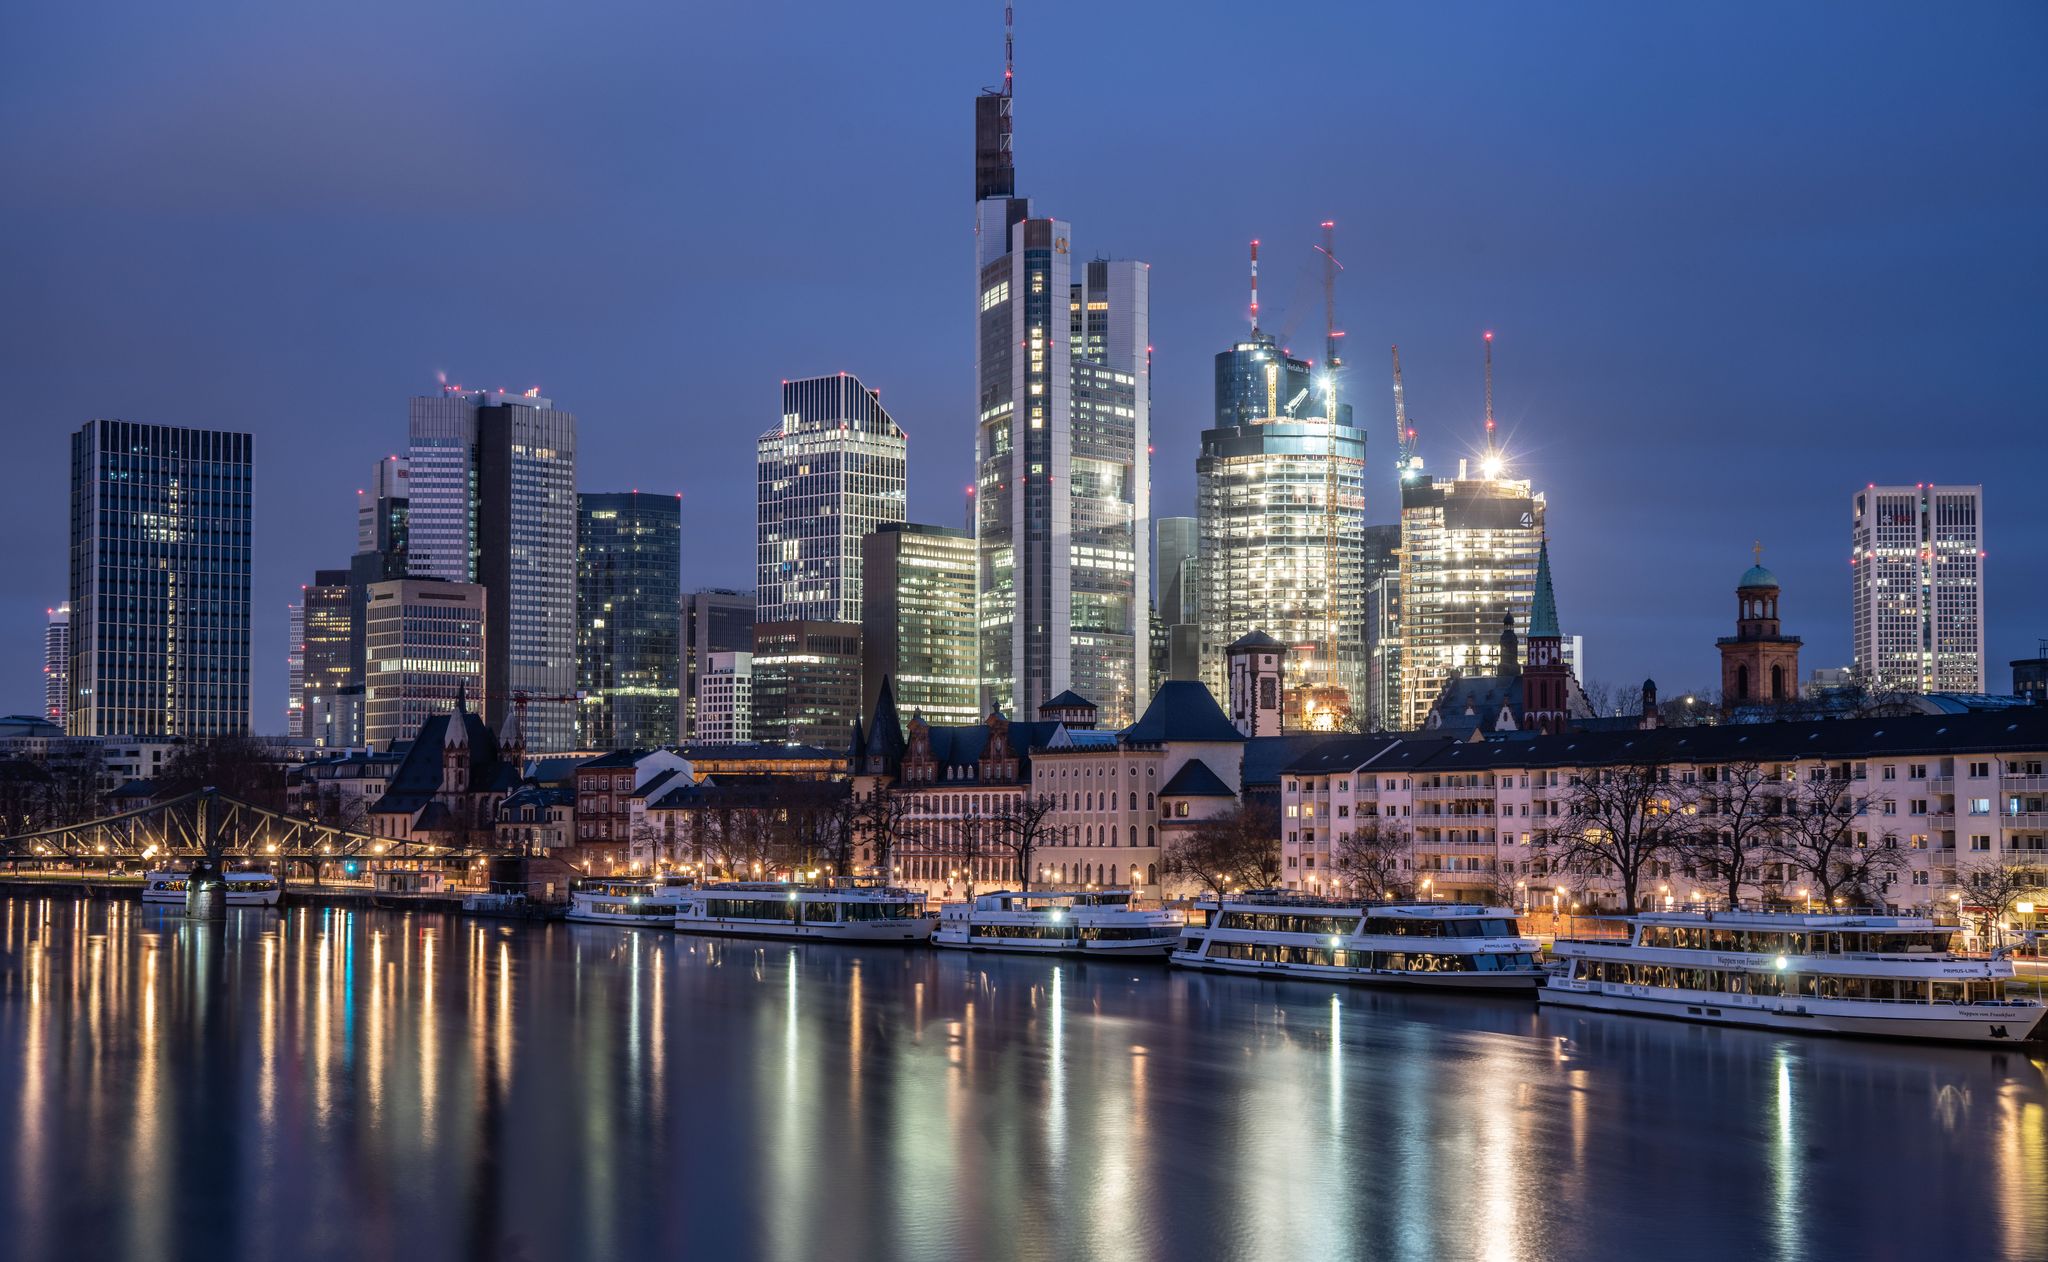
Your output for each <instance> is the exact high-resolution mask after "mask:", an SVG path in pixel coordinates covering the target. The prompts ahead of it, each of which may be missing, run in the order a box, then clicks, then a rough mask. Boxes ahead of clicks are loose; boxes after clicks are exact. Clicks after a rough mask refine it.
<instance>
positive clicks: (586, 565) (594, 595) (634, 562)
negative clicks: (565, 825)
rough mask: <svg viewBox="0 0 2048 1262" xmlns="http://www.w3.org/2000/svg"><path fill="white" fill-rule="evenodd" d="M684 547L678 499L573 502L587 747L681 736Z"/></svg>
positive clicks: (581, 498)
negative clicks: (679, 611) (678, 605)
mask: <svg viewBox="0 0 2048 1262" xmlns="http://www.w3.org/2000/svg"><path fill="white" fill-rule="evenodd" d="M682 539H683V510H682V500H681V498H680V497H678V496H674V495H643V494H641V493H640V492H638V491H627V492H619V493H611V494H584V495H578V496H577V497H576V582H577V598H576V622H577V625H576V676H577V682H576V686H577V690H578V691H579V692H581V693H582V694H583V697H582V703H581V705H580V706H579V707H578V709H577V721H578V724H579V726H580V728H581V734H580V739H579V743H580V744H581V745H582V746H583V748H585V749H644V748H649V747H652V746H655V745H671V744H674V743H675V742H676V741H677V740H678V739H680V737H681V733H680V732H679V730H678V728H677V725H676V719H677V705H678V701H679V698H678V696H677V678H676V676H677V670H678V667H679V665H680V661H681V658H680V654H679V649H678V645H677V628H678V625H679V623H678V619H677V616H676V602H677V601H678V600H679V599H680V598H681V590H680V589H681V587H682V564H683V558H682V547H683V544H682Z"/></svg>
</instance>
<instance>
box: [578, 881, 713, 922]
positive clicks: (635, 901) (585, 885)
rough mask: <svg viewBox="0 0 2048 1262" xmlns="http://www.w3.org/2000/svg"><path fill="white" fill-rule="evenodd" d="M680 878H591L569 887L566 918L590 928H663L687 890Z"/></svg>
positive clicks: (673, 916) (686, 885)
mask: <svg viewBox="0 0 2048 1262" xmlns="http://www.w3.org/2000/svg"><path fill="white" fill-rule="evenodd" d="M689 886H690V882H689V880H688V879H687V878H684V877H679V876H591V877H585V878H583V879H582V880H580V881H578V882H576V883H575V884H574V885H572V886H570V887H569V912H568V916H567V918H568V919H570V920H574V921H579V922H581V923H583V924H590V925H647V926H649V927H651V928H656V929H666V928H668V927H669V926H670V925H671V924H673V923H674V922H675V917H676V908H677V907H678V906H679V905H680V904H681V901H682V897H683V893H684V892H685V891H686V890H687V889H688V888H689Z"/></svg>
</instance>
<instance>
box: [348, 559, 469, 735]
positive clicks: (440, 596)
mask: <svg viewBox="0 0 2048 1262" xmlns="http://www.w3.org/2000/svg"><path fill="white" fill-rule="evenodd" d="M488 603H489V597H488V595H487V594H486V593H485V591H484V589H483V588H482V587H481V586H479V585H477V584H475V583H450V582H446V581H444V580H441V579H428V578H401V579H393V580H391V581H390V582H385V583H372V584H371V585H370V590H369V602H368V606H367V613H366V615H365V628H364V637H363V638H364V642H365V645H366V651H367V653H368V667H367V675H366V678H367V680H368V684H367V688H366V691H365V695H364V715H363V740H364V741H365V742H367V743H369V744H374V745H384V744H387V743H389V742H391V741H394V740H403V741H409V740H411V739H412V738H413V737H414V736H415V735H417V734H418V732H419V730H420V725H421V724H423V723H425V722H426V721H427V719H428V718H430V717H432V716H433V715H437V714H446V713H448V712H449V711H450V710H451V709H453V708H454V706H455V701H456V699H457V698H458V697H462V698H468V697H474V696H476V695H477V694H478V693H488V691H489V690H490V689H491V688H492V687H493V686H494V685H492V684H491V682H490V677H489V675H488V673H487V671H486V669H485V664H484V611H485V607H486V605H487V604H488Z"/></svg>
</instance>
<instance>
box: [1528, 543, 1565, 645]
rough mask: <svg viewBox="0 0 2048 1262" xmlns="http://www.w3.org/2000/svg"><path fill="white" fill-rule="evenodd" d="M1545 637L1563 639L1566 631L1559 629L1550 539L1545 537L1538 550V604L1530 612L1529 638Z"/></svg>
mask: <svg viewBox="0 0 2048 1262" xmlns="http://www.w3.org/2000/svg"><path fill="white" fill-rule="evenodd" d="M1539 636H1541V637H1543V638H1544V639H1549V640H1562V639H1563V638H1564V633H1563V632H1561V631H1559V630H1558V629H1557V593H1556V592H1554V591H1552V590H1551V589H1550V540H1548V539H1545V540H1544V541H1543V542H1542V544H1541V545H1539V546H1538V548H1537V551H1536V604H1535V608H1534V609H1532V610H1531V611H1530V614H1529V638H1530V639H1532V640H1533V639H1536V638H1537V637H1539Z"/></svg>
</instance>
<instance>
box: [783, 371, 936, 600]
mask: <svg viewBox="0 0 2048 1262" xmlns="http://www.w3.org/2000/svg"><path fill="white" fill-rule="evenodd" d="M755 450H756V467H755V473H756V477H757V479H758V490H757V492H756V497H755V513H756V519H757V527H758V534H757V538H756V549H755V554H756V566H755V568H756V573H757V578H758V586H757V588H756V589H755V608H754V616H755V618H756V620H757V621H760V622H847V623H854V622H859V621H860V594H861V560H860V544H861V539H862V538H863V537H864V536H865V535H866V534H867V533H868V532H869V531H871V530H873V529H874V528H875V527H877V526H879V525H881V524H882V523H883V522H900V521H902V520H903V515H904V502H905V500H904V494H905V485H906V481H905V472H906V456H907V446H906V443H905V439H904V435H903V431H902V430H901V429H899V428H897V425H896V422H895V420H894V419H893V418H891V417H890V415H889V413H888V412H887V411H885V410H884V409H883V407H882V402H881V398H880V396H879V395H878V394H877V393H876V392H875V391H873V390H870V389H869V388H868V387H867V386H865V385H863V384H861V381H860V378H858V377H855V376H852V375H850V374H848V373H839V374H837V375H835V376H831V377H811V378H807V379H805V380H802V381H785V382H783V383H782V421H781V423H780V424H778V425H777V426H776V427H775V428H774V429H771V430H769V431H768V432H767V433H765V434H762V435H761V437H760V440H759V442H757V443H756V444H755Z"/></svg>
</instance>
